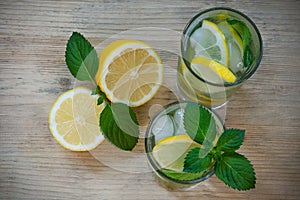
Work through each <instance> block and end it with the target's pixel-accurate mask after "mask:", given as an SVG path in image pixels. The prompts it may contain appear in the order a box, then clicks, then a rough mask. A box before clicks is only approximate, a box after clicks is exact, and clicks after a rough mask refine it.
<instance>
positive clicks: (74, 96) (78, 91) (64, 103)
mask: <svg viewBox="0 0 300 200" xmlns="http://www.w3.org/2000/svg"><path fill="white" fill-rule="evenodd" d="M91 92H92V91H91V90H90V89H88V88H85V87H77V88H74V89H72V90H69V91H67V92H65V93H63V94H62V95H60V96H59V97H58V98H57V99H56V101H55V102H54V103H53V105H52V108H51V110H50V112H49V119H48V120H49V121H48V122H49V129H50V132H51V133H52V135H53V137H54V138H55V139H56V140H57V142H58V143H59V144H61V145H62V146H63V147H65V148H66V149H69V150H72V151H89V150H92V149H94V148H95V147H97V146H98V145H99V144H100V143H101V142H102V141H103V140H104V136H103V135H102V133H101V131H100V128H99V116H100V113H101V111H102V110H103V105H100V106H97V98H98V97H99V96H97V95H94V96H92V95H91Z"/></svg>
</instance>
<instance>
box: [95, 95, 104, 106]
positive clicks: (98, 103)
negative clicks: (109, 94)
mask: <svg viewBox="0 0 300 200" xmlns="http://www.w3.org/2000/svg"><path fill="white" fill-rule="evenodd" d="M103 100H104V98H103V96H100V97H98V99H97V105H98V106H99V105H101V104H102V103H103Z"/></svg>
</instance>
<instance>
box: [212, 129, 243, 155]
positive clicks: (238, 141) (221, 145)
mask: <svg viewBox="0 0 300 200" xmlns="http://www.w3.org/2000/svg"><path fill="white" fill-rule="evenodd" d="M244 137H245V130H239V129H227V130H225V131H224V133H223V134H222V135H221V137H220V138H219V140H218V142H217V151H226V152H229V151H236V150H238V149H239V148H240V146H241V145H242V143H243V141H244Z"/></svg>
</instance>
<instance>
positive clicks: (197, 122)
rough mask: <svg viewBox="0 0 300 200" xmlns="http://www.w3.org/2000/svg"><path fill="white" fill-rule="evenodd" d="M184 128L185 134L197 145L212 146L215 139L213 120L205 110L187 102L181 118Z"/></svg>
mask: <svg viewBox="0 0 300 200" xmlns="http://www.w3.org/2000/svg"><path fill="white" fill-rule="evenodd" d="M183 124H184V128H185V130H186V132H187V134H188V135H189V136H190V137H191V138H192V139H193V140H194V141H195V142H197V143H199V144H203V143H204V141H205V140H207V141H208V142H207V144H208V145H209V144H212V142H213V141H214V140H215V138H216V123H215V119H214V117H213V116H212V114H211V113H210V111H208V109H207V108H204V107H203V106H201V105H199V104H197V103H194V102H188V103H187V105H186V107H185V111H184V118H183Z"/></svg>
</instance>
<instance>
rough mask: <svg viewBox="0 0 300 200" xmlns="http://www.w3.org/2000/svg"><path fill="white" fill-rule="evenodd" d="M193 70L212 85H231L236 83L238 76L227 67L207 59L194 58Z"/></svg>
mask: <svg viewBox="0 0 300 200" xmlns="http://www.w3.org/2000/svg"><path fill="white" fill-rule="evenodd" d="M191 68H192V69H193V71H194V72H195V73H196V74H198V75H199V76H200V77H202V78H203V79H204V80H207V81H209V82H212V83H217V84H223V83H224V81H225V82H229V83H233V82H235V81H236V76H235V75H234V74H233V73H232V72H231V71H230V70H229V69H228V68H227V67H225V66H223V65H221V64H220V63H218V62H216V61H214V60H210V59H208V58H205V57H201V56H198V57H196V58H194V59H193V60H192V63H191Z"/></svg>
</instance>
